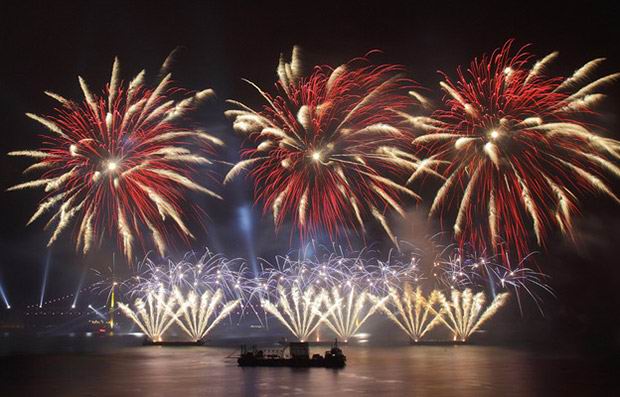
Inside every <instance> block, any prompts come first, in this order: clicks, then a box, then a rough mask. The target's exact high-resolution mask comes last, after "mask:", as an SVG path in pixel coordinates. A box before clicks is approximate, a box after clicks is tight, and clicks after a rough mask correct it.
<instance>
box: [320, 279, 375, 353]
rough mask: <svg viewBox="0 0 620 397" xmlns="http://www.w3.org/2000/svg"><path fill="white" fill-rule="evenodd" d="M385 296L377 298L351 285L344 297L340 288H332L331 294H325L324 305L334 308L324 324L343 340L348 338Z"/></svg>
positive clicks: (371, 313) (373, 311)
mask: <svg viewBox="0 0 620 397" xmlns="http://www.w3.org/2000/svg"><path fill="white" fill-rule="evenodd" d="M385 300H386V298H377V297H375V296H373V295H372V294H370V293H368V292H366V291H358V290H356V289H355V287H354V286H352V287H351V288H350V290H349V293H348V295H346V298H345V297H343V296H341V294H340V288H339V287H334V288H332V293H331V296H330V295H328V294H326V295H325V306H326V307H327V308H331V307H333V306H334V305H335V308H334V309H333V310H332V311H331V312H330V314H329V315H328V316H327V317H326V318H325V324H326V325H327V326H328V327H329V328H330V329H331V330H332V331H334V333H335V334H336V335H337V336H338V338H340V339H341V340H343V341H344V342H348V340H349V339H350V338H351V337H352V336H353V335H355V334H356V333H357V331H358V330H359V329H360V327H361V326H362V325H363V324H364V323H365V322H366V320H368V319H369V318H370V317H371V316H372V315H373V314H374V313H375V312H376V311H377V310H378V309H379V308H380V307H381V306H382V305H383V303H384V301H385Z"/></svg>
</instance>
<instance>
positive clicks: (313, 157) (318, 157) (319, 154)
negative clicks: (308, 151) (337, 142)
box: [312, 150, 321, 161]
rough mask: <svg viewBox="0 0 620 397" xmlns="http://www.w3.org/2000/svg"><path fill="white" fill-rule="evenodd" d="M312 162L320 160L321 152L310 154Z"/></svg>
mask: <svg viewBox="0 0 620 397" xmlns="http://www.w3.org/2000/svg"><path fill="white" fill-rule="evenodd" d="M312 160H314V161H320V160H321V151H320V150H317V151H316V152H314V153H312Z"/></svg>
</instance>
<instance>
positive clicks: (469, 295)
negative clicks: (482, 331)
mask: <svg viewBox="0 0 620 397" xmlns="http://www.w3.org/2000/svg"><path fill="white" fill-rule="evenodd" d="M508 296H509V294H508V293H507V292H503V293H500V294H498V295H497V296H495V298H494V299H493V301H492V302H491V304H490V305H489V306H488V307H487V308H486V309H484V305H485V302H486V295H485V294H484V292H478V293H476V294H475V295H474V293H473V292H472V290H471V289H469V288H467V289H465V290H464V291H458V290H456V289H453V290H452V292H451V298H452V299H451V301H449V300H448V299H447V298H446V296H445V295H444V294H443V293H439V295H438V301H439V304H440V305H441V315H440V316H439V318H440V320H441V322H442V323H443V324H444V325H445V326H446V327H448V329H449V330H450V331H452V334H453V335H454V340H455V341H457V340H458V341H461V342H465V341H466V340H467V339H468V338H469V337H470V336H471V334H473V333H474V332H475V331H477V330H478V329H479V328H480V326H481V325H482V324H484V323H485V322H486V321H487V320H488V319H489V318H491V317H492V316H493V315H494V314H495V313H497V311H498V310H499V309H500V308H501V307H502V306H504V304H505V303H506V301H507V300H508ZM483 309H484V310H483Z"/></svg>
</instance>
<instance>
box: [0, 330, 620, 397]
mask: <svg viewBox="0 0 620 397" xmlns="http://www.w3.org/2000/svg"><path fill="white" fill-rule="evenodd" d="M73 343H74V346H72V344H71V342H67V341H66V340H56V341H55V342H53V341H52V342H50V341H47V342H46V344H45V348H42V347H41V346H37V345H36V344H35V345H33V346H35V348H34V349H33V350H35V352H29V353H24V352H21V353H20V352H19V351H20V348H16V346H17V345H16V344H15V342H13V344H12V345H11V342H10V341H9V340H8V339H5V340H4V341H3V340H1V339H0V355H3V357H0V385H1V386H0V396H2V397H9V396H46V397H52V396H71V397H73V396H173V397H188V396H349V395H350V396H375V397H383V396H593V395H597V396H620V388H618V386H617V383H618V382H619V381H620V371H619V370H618V368H617V367H615V366H614V365H613V364H611V362H610V361H609V360H606V361H600V360H595V359H586V358H583V357H582V356H580V355H576V354H570V353H562V352H553V353H551V352H543V351H540V350H533V349H531V348H507V347H496V346H408V345H403V346H365V345H356V346H345V347H344V351H345V354H346V355H347V357H348V366H347V367H346V368H345V369H342V370H330V369H323V368H311V369H290V368H239V367H237V365H236V361H235V360H234V358H232V357H231V355H234V354H237V349H236V348H234V347H232V346H231V347H153V346H150V347H143V346H139V345H138V343H133V344H134V346H120V345H111V346H110V345H109V344H108V345H106V346H99V347H97V346H93V345H92V344H90V345H89V344H86V345H84V344H82V343H81V342H73ZM312 350H313V352H320V353H322V352H323V351H324V350H325V347H321V346H314V347H313V348H312Z"/></svg>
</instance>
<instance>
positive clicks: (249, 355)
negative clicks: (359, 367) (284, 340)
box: [237, 341, 347, 368]
mask: <svg viewBox="0 0 620 397" xmlns="http://www.w3.org/2000/svg"><path fill="white" fill-rule="evenodd" d="M237 363H238V364H239V366H240V367H295V368H310V367H322V368H344V366H345V365H346V364H347V357H346V356H345V355H344V353H343V352H342V350H341V349H340V348H339V347H338V341H335V342H334V344H333V345H332V347H331V349H330V350H327V351H326V352H325V355H323V356H322V355H320V354H313V355H312V357H310V348H309V345H308V342H290V343H289V344H288V346H284V347H280V348H277V349H273V348H272V349H260V350H259V349H257V348H256V346H254V347H253V348H252V350H248V349H247V346H246V345H242V346H241V355H240V356H239V358H238V359H237Z"/></svg>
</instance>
